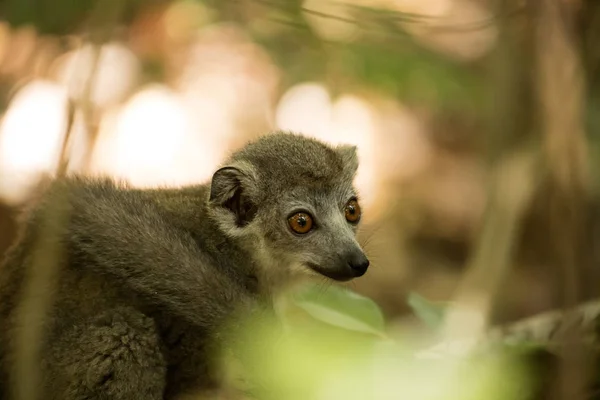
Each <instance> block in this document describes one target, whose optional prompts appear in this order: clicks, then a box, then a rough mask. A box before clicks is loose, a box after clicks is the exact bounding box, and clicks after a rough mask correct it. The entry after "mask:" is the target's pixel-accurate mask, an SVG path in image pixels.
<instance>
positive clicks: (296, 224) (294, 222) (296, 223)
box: [288, 212, 313, 234]
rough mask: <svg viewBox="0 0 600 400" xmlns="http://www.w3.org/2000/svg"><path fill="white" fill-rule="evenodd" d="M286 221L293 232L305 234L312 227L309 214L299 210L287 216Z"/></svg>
mask: <svg viewBox="0 0 600 400" xmlns="http://www.w3.org/2000/svg"><path fill="white" fill-rule="evenodd" d="M288 223H289V224H290V228H292V230H293V231H294V232H296V233H300V234H305V233H308V232H309V231H310V230H311V229H312V226H313V219H312V217H311V216H310V215H309V214H307V213H304V212H299V213H296V214H294V215H292V216H291V217H289V218H288Z"/></svg>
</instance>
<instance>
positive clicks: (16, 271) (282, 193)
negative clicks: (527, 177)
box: [0, 133, 369, 400]
mask: <svg viewBox="0 0 600 400" xmlns="http://www.w3.org/2000/svg"><path fill="white" fill-rule="evenodd" d="M357 167H358V160H357V157H356V149H355V148H354V147H353V146H338V147H330V146H327V145H325V144H323V143H321V142H318V141H316V140H313V139H309V138H306V137H302V136H298V135H293V134H285V133H274V134H271V135H266V136H264V137H262V138H261V139H259V140H257V141H255V142H253V143H250V144H249V145H247V146H245V147H244V148H243V149H241V150H240V151H238V152H236V153H235V154H233V155H232V156H231V157H230V159H229V160H228V161H227V162H226V163H225V166H224V167H222V168H220V169H219V170H217V171H216V172H215V174H214V175H213V178H212V180H211V182H210V183H209V184H205V185H197V186H190V187H186V188H181V189H152V190H139V189H132V188H128V187H126V186H125V185H121V184H117V183H115V182H113V181H110V180H107V179H87V178H62V179H58V180H55V181H53V182H52V183H50V184H49V186H48V187H47V188H46V190H44V192H43V194H42V195H41V196H40V198H39V200H38V201H36V202H35V204H34V205H33V206H32V207H31V209H30V210H29V211H28V212H26V213H25V214H24V217H25V218H24V221H23V222H24V223H23V227H22V231H21V235H20V237H19V239H18V240H17V242H16V244H15V246H13V248H12V249H11V250H10V251H9V253H8V254H7V257H6V260H5V262H4V264H3V266H2V270H1V271H0V371H1V375H0V382H2V383H1V384H0V390H1V393H0V398H1V399H10V398H12V397H11V395H12V394H13V393H14V382H15V375H16V372H15V370H14V361H15V360H14V357H15V354H16V353H15V346H14V343H15V338H16V337H17V335H19V334H20V333H21V332H22V330H23V329H27V327H20V326H19V325H18V323H17V321H18V315H19V314H18V310H19V308H18V305H19V304H20V301H22V300H23V299H22V297H23V286H24V283H25V280H26V276H27V274H29V273H32V271H31V270H32V268H34V265H33V263H32V254H33V250H34V247H35V246H36V245H37V244H39V242H40V241H44V240H45V239H46V238H44V237H41V233H40V229H39V227H40V226H41V222H42V218H43V215H44V211H45V210H46V209H47V208H48V207H50V206H51V205H53V204H54V205H56V204H55V203H58V202H59V201H61V199H64V200H65V201H63V202H60V203H58V207H64V211H66V216H67V218H66V221H64V224H62V225H58V226H59V228H58V231H57V233H56V234H57V235H58V237H59V239H60V240H59V241H60V243H61V245H62V246H63V247H64V250H65V254H66V257H65V258H64V259H63V260H62V262H61V268H60V271H59V276H58V283H57V285H56V288H55V292H54V300H53V303H52V306H51V309H50V311H49V313H48V315H47V316H46V318H45V320H44V327H45V333H46V336H45V337H46V340H45V341H44V343H43V346H42V351H41V353H42V354H41V364H40V370H41V371H42V372H43V379H42V387H41V390H42V393H43V396H44V398H45V399H57V400H58V399H64V400H76V399H148V400H152V399H163V398H168V399H171V398H177V397H178V396H181V395H185V394H186V393H189V392H195V391H197V390H201V389H210V388H212V387H215V386H216V385H217V380H218V379H217V377H216V376H215V371H214V368H213V367H214V366H213V365H212V363H211V355H212V354H213V352H214V348H213V347H214V346H216V344H217V342H218V341H219V340H222V339H224V338H227V337H228V334H230V333H231V332H229V331H228V330H227V329H226V328H225V323H226V322H227V321H228V319H229V318H231V317H232V315H233V313H235V312H236V311H240V310H242V312H250V311H252V310H258V309H263V308H264V309H267V310H268V309H269V306H270V299H271V295H272V293H273V291H274V290H276V289H277V288H278V287H279V286H281V285H283V284H285V283H286V282H287V281H289V280H291V279H293V277H294V275H296V274H298V273H304V272H309V273H318V274H321V275H324V276H327V277H329V278H332V279H335V280H340V281H342V280H349V279H353V278H356V277H358V276H361V275H363V274H364V273H365V272H366V270H367V267H368V265H369V262H368V260H367V258H366V257H365V255H364V254H363V252H362V250H361V249H360V246H359V245H358V243H357V241H356V239H355V231H356V227H357V223H358V221H359V219H360V208H359V207H358V203H357V200H356V192H355V190H354V188H353V185H352V180H353V178H354V175H355V173H356V169H357ZM227 326H230V325H227Z"/></svg>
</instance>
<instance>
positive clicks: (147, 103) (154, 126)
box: [93, 85, 214, 187]
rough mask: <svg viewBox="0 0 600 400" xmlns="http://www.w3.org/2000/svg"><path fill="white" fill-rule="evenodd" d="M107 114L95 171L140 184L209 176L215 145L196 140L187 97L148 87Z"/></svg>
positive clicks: (167, 182)
mask: <svg viewBox="0 0 600 400" xmlns="http://www.w3.org/2000/svg"><path fill="white" fill-rule="evenodd" d="M107 118H108V119H107V120H106V121H105V123H104V125H103V128H104V129H103V130H102V131H101V135H100V137H99V138H98V144H97V148H96V151H95V153H94V158H93V159H94V162H93V169H94V172H95V173H100V172H103V173H108V174H109V175H113V176H118V177H120V178H122V179H125V180H127V181H129V182H130V183H131V184H133V185H135V186H140V187H147V186H156V185H167V186H170V185H181V184H185V183H189V182H195V181H199V180H202V179H205V178H207V177H208V176H209V175H208V174H209V173H210V171H211V170H212V168H213V166H214V160H213V159H212V158H211V149H210V148H206V144H204V145H205V146H202V144H201V143H197V142H196V143H195V142H194V140H193V139H194V136H196V135H194V132H193V131H192V130H191V125H190V122H189V119H188V116H187V113H186V110H185V107H184V104H183V101H182V100H181V98H180V97H179V96H178V95H177V94H176V93H175V92H173V91H172V90H170V89H168V88H166V87H164V86H159V85H155V86H151V87H147V88H145V89H143V90H141V91H140V92H138V93H137V94H136V95H135V96H134V97H132V98H131V100H130V101H129V102H128V103H127V104H126V105H125V107H124V108H123V109H122V110H121V111H120V112H118V113H116V114H114V115H111V116H109V117H107ZM111 118H112V121H111ZM194 150H195V151H194ZM195 160H196V162H194V161H195Z"/></svg>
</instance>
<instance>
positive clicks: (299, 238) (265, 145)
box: [210, 133, 369, 281]
mask: <svg viewBox="0 0 600 400" xmlns="http://www.w3.org/2000/svg"><path fill="white" fill-rule="evenodd" d="M357 168H358V160H357V156H356V149H355V148H354V147H353V146H339V147H331V146H328V145H326V144H324V143H321V142H319V141H316V140H314V139H309V138H306V137H302V136H297V135H292V134H282V133H278V134H272V135H268V136H264V137H263V138H261V139H259V140H258V141H256V142H254V143H251V144H249V145H247V146H246V147H244V148H243V149H242V150H241V151H239V152H238V153H236V154H234V156H233V157H232V158H231V160H230V162H229V163H228V165H227V166H226V167H224V168H221V169H220V170H219V171H217V172H216V173H215V175H214V177H213V181H212V185H211V197H210V202H211V210H212V213H213V215H214V217H215V219H216V220H217V221H218V222H219V225H220V227H221V229H223V231H224V232H225V233H226V234H228V235H230V236H232V237H239V238H242V237H245V238H246V239H247V240H248V241H251V242H252V243H255V246H256V251H257V252H259V253H260V254H261V257H262V258H263V259H265V257H266V258H268V261H269V263H270V264H272V265H275V266H276V267H277V268H290V266H294V267H297V266H300V267H301V268H303V269H305V270H306V271H307V272H316V273H318V274H321V275H323V276H326V277H328V278H331V279H334V280H338V281H347V280H350V279H353V278H356V277H360V276H362V275H364V274H365V272H366V271H367V269H368V267H369V260H368V259H367V257H366V256H365V254H364V253H363V251H362V249H361V247H360V245H359V244H358V242H357V240H356V237H355V235H356V230H357V227H358V224H359V223H360V221H361V208H360V203H359V200H358V196H357V193H356V190H355V188H354V187H353V184H352V181H353V178H354V175H355V173H356V170H357Z"/></svg>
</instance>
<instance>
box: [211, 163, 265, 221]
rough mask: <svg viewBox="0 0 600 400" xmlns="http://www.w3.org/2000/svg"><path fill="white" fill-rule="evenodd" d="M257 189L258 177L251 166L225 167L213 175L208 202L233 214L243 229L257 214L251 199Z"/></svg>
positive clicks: (239, 164)
mask: <svg viewBox="0 0 600 400" xmlns="http://www.w3.org/2000/svg"><path fill="white" fill-rule="evenodd" d="M255 187H256V176H255V174H254V169H253V168H252V166H251V165H246V164H244V163H238V164H234V165H229V166H225V167H222V168H220V169H218V170H217V171H216V172H215V173H214V174H213V177H212V182H211V185H210V196H209V200H208V201H209V203H210V204H212V205H214V206H217V207H223V208H225V209H227V210H228V211H230V212H232V213H233V214H234V216H235V224H236V225H237V226H238V227H242V226H244V225H246V224H248V223H249V222H250V221H252V218H253V217H254V215H255V214H256V206H255V204H254V203H253V202H252V199H251V198H252V196H251V194H252V193H254V191H255Z"/></svg>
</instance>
